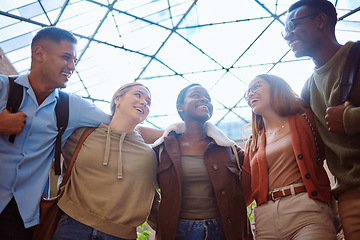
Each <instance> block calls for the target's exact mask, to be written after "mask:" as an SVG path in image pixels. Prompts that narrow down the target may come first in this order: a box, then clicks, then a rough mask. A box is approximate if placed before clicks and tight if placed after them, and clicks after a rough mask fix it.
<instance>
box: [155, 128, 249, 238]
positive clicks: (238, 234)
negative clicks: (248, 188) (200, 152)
mask: <svg viewBox="0 0 360 240" xmlns="http://www.w3.org/2000/svg"><path fill="white" fill-rule="evenodd" d="M208 135H209V134H208ZM178 136H179V135H177V134H176V133H175V132H174V131H172V132H170V133H169V134H168V135H167V136H166V137H164V138H163V139H164V142H163V143H161V144H160V145H158V146H156V147H155V148H154V150H155V152H156V155H157V156H158V157H159V148H160V146H161V145H162V144H164V149H163V151H162V153H161V159H160V165H159V168H158V181H159V186H160V189H161V203H160V207H159V213H158V221H157V229H156V239H161V240H172V239H174V240H175V238H176V232H177V222H178V218H179V214H180V207H181V189H182V179H181V178H182V172H181V160H180V157H181V153H180V149H179V144H178V141H177V137H178ZM223 142H224V141H223ZM228 144H229V145H228V146H219V145H218V144H216V142H215V140H214V141H212V142H211V143H209V145H208V147H207V148H206V150H205V153H204V161H205V166H206V168H207V170H208V172H209V176H210V179H211V182H212V184H213V187H214V190H215V194H216V200H217V205H218V207H219V211H220V215H221V220H222V223H223V226H224V232H225V236H226V239H227V240H240V239H253V236H252V233H251V229H250V223H249V219H248V217H247V209H246V206H245V200H244V194H243V190H242V186H241V183H240V180H239V168H238V167H237V165H236V160H235V155H234V154H233V152H232V149H231V146H232V145H233V144H234V142H232V141H231V140H230V139H229V142H228ZM237 152H238V156H239V159H240V162H241V163H242V161H243V156H244V152H243V150H242V149H241V148H239V147H237Z"/></svg>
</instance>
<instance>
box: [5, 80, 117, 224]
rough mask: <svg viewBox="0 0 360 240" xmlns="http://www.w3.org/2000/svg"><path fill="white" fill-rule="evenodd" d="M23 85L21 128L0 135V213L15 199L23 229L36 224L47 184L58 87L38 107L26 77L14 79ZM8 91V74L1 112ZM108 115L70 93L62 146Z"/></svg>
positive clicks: (104, 121)
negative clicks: (15, 132) (12, 139)
mask: <svg viewBox="0 0 360 240" xmlns="http://www.w3.org/2000/svg"><path fill="white" fill-rule="evenodd" d="M15 82H16V83H18V84H20V85H22V86H24V90H23V91H24V92H23V100H22V103H21V105H20V107H19V112H23V113H25V114H26V124H25V126H24V129H23V131H22V132H21V133H20V134H18V135H17V136H16V138H15V142H14V143H11V142H9V135H5V134H0V212H2V211H3V210H4V208H5V207H6V205H7V204H8V203H9V201H10V200H11V198H12V197H14V198H15V200H16V202H17V204H18V208H19V211H20V215H21V217H22V219H23V221H24V225H25V227H26V228H28V227H31V226H34V225H36V224H38V223H39V201H40V197H41V195H42V192H43V189H44V186H45V184H46V181H47V178H48V175H49V171H50V167H51V164H52V160H53V157H54V146H55V140H56V135H57V133H58V131H57V122H56V116H55V105H56V102H57V99H58V95H59V93H58V90H57V89H56V90H55V91H54V92H53V93H51V94H50V95H49V96H48V97H47V98H46V99H45V101H44V102H43V103H42V104H41V105H40V106H39V105H38V102H37V100H36V97H35V94H34V91H33V89H32V88H31V86H30V83H29V80H28V76H27V75H21V76H20V77H18V78H17V79H16V80H15ZM8 93H9V81H8V78H7V76H3V75H0V112H2V111H3V110H4V109H5V108H6V102H7V99H8ZM109 122H110V117H109V115H108V114H105V113H104V112H102V111H101V110H100V109H99V108H97V107H96V106H95V105H93V104H91V103H89V102H88V101H86V100H84V99H82V98H81V97H79V96H77V95H75V94H70V95H69V123H68V126H67V129H66V131H65V132H64V134H63V136H62V146H64V144H65V142H66V140H67V138H68V137H69V136H70V135H71V133H72V132H73V131H74V130H75V129H76V128H78V127H82V126H98V125H99V124H100V123H105V124H108V123H109Z"/></svg>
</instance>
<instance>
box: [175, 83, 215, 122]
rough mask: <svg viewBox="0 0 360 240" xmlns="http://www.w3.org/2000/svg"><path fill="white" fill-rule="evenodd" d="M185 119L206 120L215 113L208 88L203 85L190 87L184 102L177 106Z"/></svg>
mask: <svg viewBox="0 0 360 240" xmlns="http://www.w3.org/2000/svg"><path fill="white" fill-rule="evenodd" d="M177 108H178V111H179V112H180V113H181V116H182V118H183V120H184V121H185V122H186V121H187V120H197V121H201V122H206V121H207V120H209V119H210V118H211V116H212V114H213V105H212V103H211V98H210V95H209V93H208V92H207V90H206V89H205V88H203V87H201V86H198V85H197V86H193V87H191V88H189V89H188V90H187V92H186V94H185V98H184V102H183V103H181V104H179V105H178V106H177Z"/></svg>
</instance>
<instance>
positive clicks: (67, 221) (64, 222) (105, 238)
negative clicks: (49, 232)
mask: <svg viewBox="0 0 360 240" xmlns="http://www.w3.org/2000/svg"><path fill="white" fill-rule="evenodd" d="M93 239H96V240H127V239H124V238H118V237H114V236H111V235H109V234H106V233H103V232H100V231H99V230H96V229H94V228H92V227H89V226H87V225H85V224H82V223H81V222H78V221H76V220H75V219H73V218H71V217H69V216H68V215H66V214H63V215H62V216H61V218H60V221H59V224H58V227H57V229H56V232H55V235H54V238H53V240H93ZM134 240H135V239H134Z"/></svg>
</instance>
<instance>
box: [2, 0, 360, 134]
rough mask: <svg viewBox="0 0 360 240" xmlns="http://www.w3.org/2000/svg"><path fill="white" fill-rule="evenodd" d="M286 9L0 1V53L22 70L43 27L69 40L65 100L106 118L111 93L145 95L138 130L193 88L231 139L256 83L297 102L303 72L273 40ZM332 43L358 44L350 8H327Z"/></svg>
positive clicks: (225, 3) (149, 1)
mask: <svg viewBox="0 0 360 240" xmlns="http://www.w3.org/2000/svg"><path fill="white" fill-rule="evenodd" d="M294 2H295V1H293V0H291V1H290V0H221V1H219V0H1V3H0V48H1V49H2V51H3V52H4V53H5V55H6V57H7V58H8V60H9V61H10V62H11V64H12V65H13V66H14V68H15V69H16V71H17V72H18V73H20V74H21V73H26V72H28V71H29V68H30V43H31V39H32V38H33V36H34V34H35V33H36V32H37V31H38V30H39V29H41V28H42V27H44V26H58V27H60V28H64V29H67V30H69V31H71V32H72V33H73V34H74V35H75V36H76V37H77V39H78V49H77V54H78V59H79V60H78V62H77V66H76V72H75V73H74V74H73V76H72V77H71V79H70V81H69V83H68V86H67V88H66V89H65V91H67V92H73V93H76V94H78V95H80V96H82V97H84V98H86V99H89V100H90V101H93V102H94V103H95V104H96V105H98V106H99V107H100V108H102V109H103V110H104V111H106V112H109V100H110V99H111V97H112V94H113V93H114V92H115V91H116V89H117V88H118V87H120V86H121V85H122V84H124V83H126V82H131V81H139V82H142V83H144V84H145V85H146V86H148V87H149V89H150V91H151V93H152V106H151V111H150V114H149V117H148V119H147V122H146V123H145V124H146V125H148V126H151V125H152V126H154V127H159V128H164V127H166V126H167V125H168V124H170V123H172V122H175V121H179V120H180V118H179V117H178V116H177V112H176V108H175V101H176V97H177V94H178V93H179V91H180V89H182V88H183V87H185V86H187V85H188V84H189V83H194V82H197V83H200V84H202V85H203V86H204V87H205V88H207V89H208V91H209V93H210V95H211V97H212V102H213V104H214V115H213V117H212V119H211V121H212V122H213V123H215V124H216V125H217V126H219V127H220V128H221V129H222V130H223V131H224V132H225V133H226V134H228V135H229V136H230V137H231V138H233V139H235V140H239V139H241V138H242V137H243V136H242V130H243V125H244V124H245V123H247V122H249V121H250V119H251V117H250V116H251V110H250V108H249V107H248V106H247V103H246V101H245V100H244V99H243V95H244V92H245V90H246V89H247V84H248V83H249V81H251V79H252V78H253V77H254V76H256V75H257V74H261V73H271V74H276V75H279V76H281V77H282V78H284V79H285V80H286V81H287V82H288V83H289V84H290V85H291V86H292V88H293V89H294V91H295V92H296V93H298V94H299V93H300V91H301V88H302V85H303V84H304V82H305V80H306V79H307V78H308V77H309V76H310V74H311V73H312V71H313V68H314V65H313V63H312V61H311V60H310V59H308V58H302V59H296V58H295V57H294V55H293V53H292V52H291V51H289V47H288V46H287V45H286V43H285V41H284V40H283V39H282V37H281V34H280V32H281V29H282V28H283V26H284V21H285V18H286V16H285V15H286V10H287V9H288V7H289V6H290V5H291V4H292V3H294ZM332 2H333V4H334V5H335V6H336V8H337V12H338V17H339V21H338V24H337V27H336V35H337V38H338V40H339V42H340V43H342V44H344V43H345V42H346V41H348V40H359V39H360V22H359V21H360V12H359V9H360V2H359V1H354V0H332Z"/></svg>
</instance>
